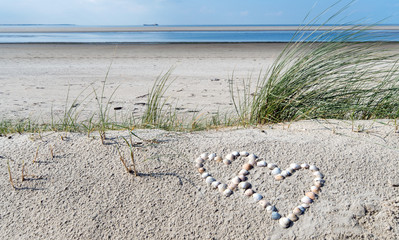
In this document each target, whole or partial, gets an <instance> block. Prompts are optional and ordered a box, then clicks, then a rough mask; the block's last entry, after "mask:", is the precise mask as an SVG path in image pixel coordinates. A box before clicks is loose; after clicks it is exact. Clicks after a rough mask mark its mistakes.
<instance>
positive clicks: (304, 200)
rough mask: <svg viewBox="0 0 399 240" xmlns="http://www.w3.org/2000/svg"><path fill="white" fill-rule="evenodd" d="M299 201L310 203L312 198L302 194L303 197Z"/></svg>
mask: <svg viewBox="0 0 399 240" xmlns="http://www.w3.org/2000/svg"><path fill="white" fill-rule="evenodd" d="M301 202H303V203H307V204H310V203H312V202H313V200H312V199H311V198H310V197H308V196H304V197H303V198H302V199H301Z"/></svg>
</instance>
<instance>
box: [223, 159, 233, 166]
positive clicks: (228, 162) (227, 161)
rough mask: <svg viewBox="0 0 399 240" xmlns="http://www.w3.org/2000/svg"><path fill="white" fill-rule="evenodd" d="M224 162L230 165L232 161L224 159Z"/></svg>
mask: <svg viewBox="0 0 399 240" xmlns="http://www.w3.org/2000/svg"><path fill="white" fill-rule="evenodd" d="M223 163H224V164H226V165H230V164H231V161H230V160H229V159H224V160H223Z"/></svg>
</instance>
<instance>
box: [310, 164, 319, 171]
mask: <svg viewBox="0 0 399 240" xmlns="http://www.w3.org/2000/svg"><path fill="white" fill-rule="evenodd" d="M309 170H310V171H312V172H316V171H319V169H318V168H317V167H316V166H315V165H310V166H309Z"/></svg>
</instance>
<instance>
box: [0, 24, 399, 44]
mask: <svg viewBox="0 0 399 240" xmlns="http://www.w3.org/2000/svg"><path fill="white" fill-rule="evenodd" d="M18 26H21V25H18ZM41 26H42V25H39V26H37V25H32V26H31V25H22V26H21V27H25V28H29V27H36V28H38V27H39V28H40V27H41ZM43 26H46V25H43ZM1 27H2V28H3V29H4V28H7V27H8V26H4V25H3V26H1ZM13 27H14V26H13ZM52 27H59V28H61V29H62V28H68V27H69V25H55V26H54V25H52ZM74 27H76V26H74ZM339 34H340V33H339V32H327V31H317V32H316V33H312V31H302V32H299V33H298V32H297V31H190V32H185V31H171V32H155V31H154V32H56V33H41V32H34V33H4V32H3V33H0V43H223V42H226V43H246V42H247V43H250V42H290V41H292V40H294V41H295V40H298V39H300V38H301V39H306V38H308V37H309V36H311V37H310V38H309V39H310V40H313V39H316V38H317V40H318V41H320V42H322V41H331V40H334V39H336V38H337V36H338V35H339ZM341 34H342V33H341ZM345 34H347V35H348V41H362V42H365V41H386V42H399V30H370V31H364V32H363V33H362V34H361V36H358V37H357V38H351V36H349V35H350V33H345Z"/></svg>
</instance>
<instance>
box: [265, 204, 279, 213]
mask: <svg viewBox="0 0 399 240" xmlns="http://www.w3.org/2000/svg"><path fill="white" fill-rule="evenodd" d="M266 211H268V212H275V211H277V209H276V207H275V206H272V205H268V206H266Z"/></svg>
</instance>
